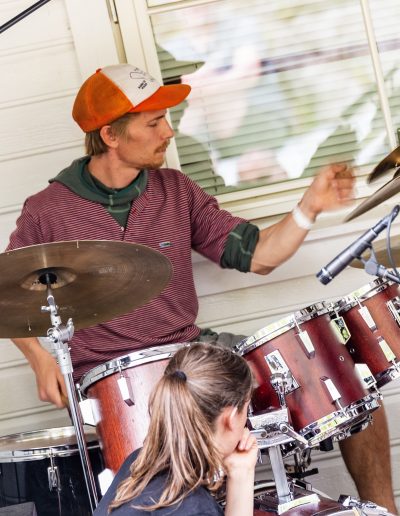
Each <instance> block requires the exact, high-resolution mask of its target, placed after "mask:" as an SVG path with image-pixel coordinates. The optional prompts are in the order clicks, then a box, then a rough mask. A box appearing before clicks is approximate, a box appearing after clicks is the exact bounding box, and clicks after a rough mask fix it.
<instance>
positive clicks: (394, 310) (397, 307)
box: [386, 296, 400, 326]
mask: <svg viewBox="0 0 400 516" xmlns="http://www.w3.org/2000/svg"><path fill="white" fill-rule="evenodd" d="M386 306H387V307H388V309H389V312H390V313H391V314H392V316H393V319H394V320H395V321H396V323H397V325H398V326H400V297H398V296H396V297H394V298H393V299H391V300H390V301H388V302H387V303H386Z"/></svg>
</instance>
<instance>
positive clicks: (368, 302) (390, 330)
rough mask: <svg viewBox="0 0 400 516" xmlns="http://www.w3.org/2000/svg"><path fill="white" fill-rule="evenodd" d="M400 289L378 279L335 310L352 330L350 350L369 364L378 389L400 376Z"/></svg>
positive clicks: (354, 358)
mask: <svg viewBox="0 0 400 516" xmlns="http://www.w3.org/2000/svg"><path fill="white" fill-rule="evenodd" d="M399 293H400V287H399V285H397V284H396V283H391V282H387V281H383V280H381V279H376V280H375V281H373V282H372V283H369V284H368V285H365V286H364V287H362V288H360V289H359V290H357V291H355V292H353V293H351V294H349V295H348V296H346V297H345V298H343V299H342V300H341V301H339V302H338V303H337V305H336V307H335V309H336V310H337V312H338V313H339V314H340V315H341V316H342V317H343V319H344V320H345V322H346V325H347V327H348V329H349V331H350V334H351V338H350V340H349V341H348V343H347V347H348V350H349V351H350V354H351V356H352V358H353V360H354V362H356V363H365V364H367V366H368V367H369V368H370V370H371V372H372V374H373V375H374V377H375V379H376V382H377V385H378V387H381V386H382V385H385V384H386V383H388V382H390V381H391V380H394V379H395V378H398V377H399V376H400V297H399Z"/></svg>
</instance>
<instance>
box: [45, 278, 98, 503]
mask: <svg viewBox="0 0 400 516" xmlns="http://www.w3.org/2000/svg"><path fill="white" fill-rule="evenodd" d="M39 281H40V283H42V284H43V285H46V286H47V306H42V307H41V310H42V312H47V313H49V314H50V320H51V323H52V325H53V326H52V327H51V328H49V329H48V330H47V337H48V339H49V340H50V341H51V342H52V349H53V351H54V352H55V354H56V357H57V361H58V365H59V366H60V369H61V373H62V375H63V376H64V381H65V385H66V388H67V394H68V401H69V408H70V413H71V418H72V422H73V425H74V428H75V432H76V439H77V444H78V449H79V454H80V458H81V462H82V469H83V474H84V477H85V483H86V488H87V492H88V497H89V502H90V507H91V510H92V512H94V510H95V508H96V506H97V504H98V498H97V491H96V485H95V482H94V476H93V470H92V468H91V465H90V459H89V453H88V450H87V446H86V440H85V434H84V431H83V423H82V416H81V413H80V410H79V404H78V400H77V397H76V391H75V385H74V381H73V377H72V372H73V367H72V361H71V354H70V351H69V349H70V348H69V346H68V342H69V341H70V340H71V339H72V336H73V334H74V324H73V322H72V319H68V321H67V324H66V325H64V324H62V322H61V317H60V316H59V315H58V307H57V305H56V303H55V300H54V296H53V293H52V289H51V285H52V284H54V283H56V281H57V276H56V274H55V273H53V272H45V273H43V274H42V275H41V276H40V277H39Z"/></svg>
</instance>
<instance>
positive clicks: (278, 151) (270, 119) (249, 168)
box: [149, 0, 400, 194]
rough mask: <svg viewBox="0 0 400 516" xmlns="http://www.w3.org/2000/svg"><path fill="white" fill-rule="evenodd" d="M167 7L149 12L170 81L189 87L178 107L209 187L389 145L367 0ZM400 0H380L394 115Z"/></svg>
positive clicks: (368, 153) (311, 169)
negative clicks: (372, 53) (366, 24)
mask: <svg viewBox="0 0 400 516" xmlns="http://www.w3.org/2000/svg"><path fill="white" fill-rule="evenodd" d="M149 2H150V0H149ZM153 3H154V2H153ZM161 4H163V5H167V4H169V6H170V8H169V9H168V10H166V11H163V12H158V13H157V12H154V13H153V14H151V10H150V17H151V24H152V28H153V32H154V36H155V39H156V42H157V50H158V57H159V61H160V67H161V71H162V76H163V80H164V82H165V83H173V82H177V81H182V82H186V83H188V84H190V85H191V86H192V92H191V94H190V96H189V97H188V99H187V101H186V102H184V103H182V104H181V105H179V106H177V107H175V108H173V109H172V110H171V116H172V120H173V125H174V129H175V131H176V142H177V147H178V152H179V157H180V162H181V166H182V170H183V171H184V172H185V173H186V174H188V175H189V176H190V177H192V178H193V179H194V180H195V181H197V182H198V183H199V184H200V185H201V186H202V187H203V188H205V189H206V190H208V191H210V192H212V193H214V194H217V193H223V192H226V191H231V190H234V189H243V188H247V187H254V186H255V185H264V184H268V183H271V182H276V181H282V180H291V179H295V178H298V177H304V176H310V175H313V174H315V172H316V171H317V170H318V169H319V168H320V167H321V166H323V165H325V164H327V163H329V162H333V161H350V162H352V163H353V164H355V165H359V166H363V165H373V164H376V163H377V162H378V161H380V159H381V158H382V157H383V156H384V155H385V154H386V153H387V152H388V151H389V147H388V141H387V135H386V132H385V126H384V121H383V117H382V113H381V110H380V106H379V98H378V93H377V89H376V83H375V76H374V71H373V67H372V61H371V58H370V52H369V47H368V41H367V36H366V31H365V28H364V23H363V17H362V12H361V7H360V3H359V1H358V0H336V1H335V2H326V1H324V0H313V1H311V0H309V1H305V0H302V1H293V0H290V1H287V0H272V1H269V2H265V1H264V0H248V1H247V2H246V3H244V2H242V1H241V0H216V1H215V2H207V3H204V4H202V5H196V6H187V7H185V6H184V4H181V3H180V2H172V3H170V2H167V1H166V2H161V0H157V5H161ZM397 4H398V2H396V1H395V0H380V1H379V2H378V0H371V9H372V10H373V13H374V24H376V27H375V30H376V35H377V43H378V48H379V50H380V53H381V56H382V63H383V68H384V74H385V80H386V85H387V94H388V96H389V99H390V105H391V108H392V109H393V112H394V119H395V120H396V121H398V120H399V116H400V113H399V112H398V111H399V110H398V109H397V108H398V104H399V96H398V95H397V93H398V87H399V78H400V77H399V74H398V72H397V69H398V63H397V62H398V57H397V55H398V54H399V51H398V50H399V47H400V40H399V38H397V35H396V26H395V23H396V20H397V19H399V15H400V5H397Z"/></svg>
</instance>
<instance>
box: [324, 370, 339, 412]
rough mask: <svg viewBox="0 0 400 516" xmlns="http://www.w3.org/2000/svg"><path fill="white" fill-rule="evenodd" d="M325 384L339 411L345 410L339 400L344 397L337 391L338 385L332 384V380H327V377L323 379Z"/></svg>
mask: <svg viewBox="0 0 400 516" xmlns="http://www.w3.org/2000/svg"><path fill="white" fill-rule="evenodd" d="M321 380H322V382H323V384H324V385H325V387H326V389H327V391H328V393H329V395H330V397H331V399H332V401H333V402H335V403H336V405H337V406H338V407H339V409H341V410H343V407H342V406H341V404H340V402H339V400H340V398H341V397H342V396H341V394H340V392H339V391H338V390H337V388H336V385H335V384H334V383H333V382H332V380H331V379H330V378H327V377H326V376H323V377H322V378H321Z"/></svg>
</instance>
